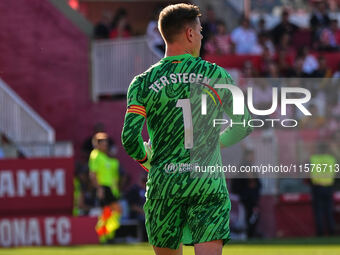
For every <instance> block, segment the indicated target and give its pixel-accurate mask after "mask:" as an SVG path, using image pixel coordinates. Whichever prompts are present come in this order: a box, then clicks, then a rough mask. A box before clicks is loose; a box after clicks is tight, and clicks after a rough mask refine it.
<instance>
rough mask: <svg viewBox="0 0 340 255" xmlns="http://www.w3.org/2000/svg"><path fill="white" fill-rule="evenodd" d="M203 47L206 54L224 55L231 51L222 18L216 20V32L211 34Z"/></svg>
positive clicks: (230, 44) (231, 47)
mask: <svg viewBox="0 0 340 255" xmlns="http://www.w3.org/2000/svg"><path fill="white" fill-rule="evenodd" d="M204 47H205V52H206V53H207V54H215V55H226V54H230V53H232V52H233V44H232V42H231V40H230V36H229V35H228V34H227V27H226V25H225V23H224V22H223V21H222V20H219V21H217V34H216V35H212V36H211V37H210V38H209V40H208V41H207V42H206V44H205V46H204Z"/></svg>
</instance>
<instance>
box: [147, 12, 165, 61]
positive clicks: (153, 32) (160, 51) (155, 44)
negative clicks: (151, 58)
mask: <svg viewBox="0 0 340 255" xmlns="http://www.w3.org/2000/svg"><path fill="white" fill-rule="evenodd" d="M160 11H161V7H157V8H155V10H154V12H153V17H152V20H151V21H150V22H149V24H148V27H147V29H146V35H147V37H148V45H149V48H150V49H151V50H152V51H153V52H154V53H155V54H156V55H157V56H159V57H160V58H162V57H164V53H165V44H164V41H163V38H162V36H161V34H160V32H159V30H158V16H159V13H160Z"/></svg>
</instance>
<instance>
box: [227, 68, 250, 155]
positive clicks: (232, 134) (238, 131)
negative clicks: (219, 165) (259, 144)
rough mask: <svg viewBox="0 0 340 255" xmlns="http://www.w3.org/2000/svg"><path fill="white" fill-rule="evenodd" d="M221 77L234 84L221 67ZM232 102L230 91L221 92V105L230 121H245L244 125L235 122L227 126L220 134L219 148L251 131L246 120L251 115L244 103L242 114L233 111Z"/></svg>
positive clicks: (232, 142) (230, 143)
mask: <svg viewBox="0 0 340 255" xmlns="http://www.w3.org/2000/svg"><path fill="white" fill-rule="evenodd" d="M221 73H222V75H221V77H222V81H224V82H226V83H228V84H229V85H234V86H236V85H235V83H234V81H233V79H232V78H231V76H230V74H229V73H228V72H227V71H225V69H224V68H222V67H221ZM233 102H234V98H233V96H232V94H231V92H230V91H227V92H225V93H223V100H222V107H223V110H224V112H225V113H226V114H227V115H228V117H229V118H230V119H231V120H232V123H245V125H242V124H237V125H232V126H229V127H227V128H226V129H225V130H224V131H223V132H222V133H221V134H220V145H221V148H224V147H229V146H232V145H234V144H236V143H238V142H239V141H241V140H242V139H243V138H245V137H246V136H248V135H249V134H250V133H251V132H252V131H253V128H252V127H250V126H248V121H249V120H251V115H250V113H249V111H248V108H247V106H246V105H244V114H243V115H235V114H234V113H233V105H234V104H233Z"/></svg>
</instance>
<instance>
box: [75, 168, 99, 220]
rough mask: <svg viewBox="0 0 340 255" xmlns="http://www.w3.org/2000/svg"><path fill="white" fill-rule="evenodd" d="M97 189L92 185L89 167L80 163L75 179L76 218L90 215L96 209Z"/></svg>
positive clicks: (76, 169)
mask: <svg viewBox="0 0 340 255" xmlns="http://www.w3.org/2000/svg"><path fill="white" fill-rule="evenodd" d="M96 202H97V200H96V189H95V187H94V186H93V185H92V183H91V181H90V176H89V169H88V167H87V166H85V165H83V164H81V163H80V162H78V163H77V164H76V167H75V178H74V210H73V215H74V216H81V215H88V214H89V212H90V211H91V209H92V208H95V207H96V205H97V204H96Z"/></svg>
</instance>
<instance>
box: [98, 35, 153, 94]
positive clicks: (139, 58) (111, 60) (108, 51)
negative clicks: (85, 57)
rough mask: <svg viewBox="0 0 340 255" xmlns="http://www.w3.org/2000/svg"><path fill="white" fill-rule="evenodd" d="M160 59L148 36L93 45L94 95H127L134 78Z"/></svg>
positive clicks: (105, 41) (99, 42)
mask: <svg viewBox="0 0 340 255" xmlns="http://www.w3.org/2000/svg"><path fill="white" fill-rule="evenodd" d="M158 60H159V57H157V56H156V55H155V54H154V53H153V52H152V51H151V50H150V48H149V47H148V44H147V39H146V37H135V38H132V39H119V40H104V41H94V42H93V43H92V96H93V99H94V100H97V99H98V97H99V96H103V95H125V94H126V92H127V89H128V87H129V84H130V82H131V80H132V79H133V77H134V76H135V75H137V74H140V73H142V72H144V71H145V70H146V69H147V68H149V67H150V65H152V64H155V63H156V62H157V61H158Z"/></svg>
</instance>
